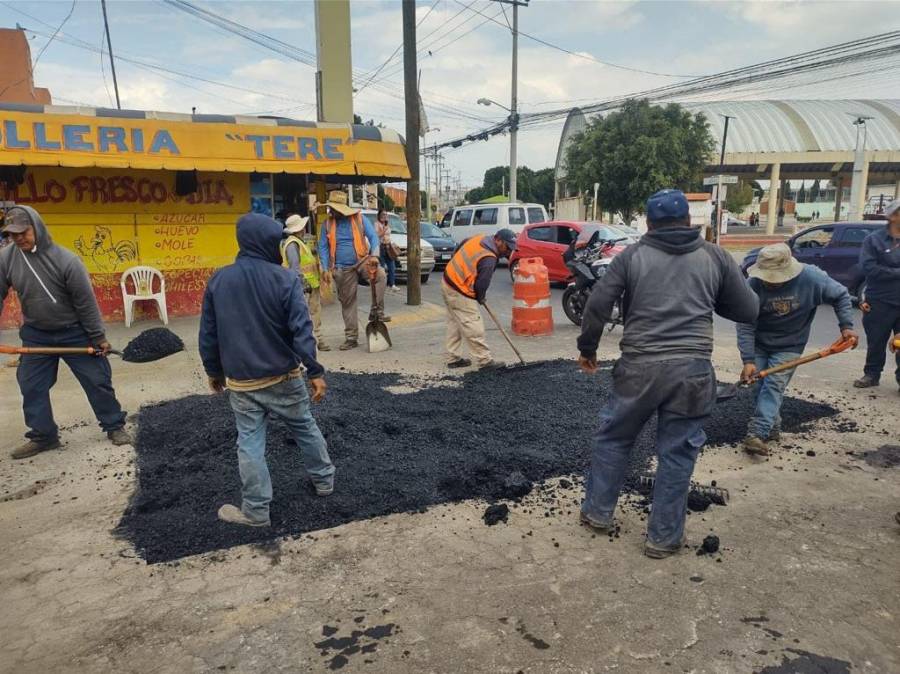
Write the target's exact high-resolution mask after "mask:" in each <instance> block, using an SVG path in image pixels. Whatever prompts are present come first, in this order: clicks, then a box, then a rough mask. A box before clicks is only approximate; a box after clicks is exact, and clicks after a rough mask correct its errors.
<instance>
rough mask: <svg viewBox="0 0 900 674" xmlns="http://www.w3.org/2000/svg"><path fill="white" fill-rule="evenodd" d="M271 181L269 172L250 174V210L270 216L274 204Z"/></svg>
mask: <svg viewBox="0 0 900 674" xmlns="http://www.w3.org/2000/svg"><path fill="white" fill-rule="evenodd" d="M272 182H273V181H272V174H271V173H251V174H250V210H251V211H252V212H253V213H262V214H263V215H268V216H269V217H272V214H273V213H274V205H275V204H274V198H273V194H272Z"/></svg>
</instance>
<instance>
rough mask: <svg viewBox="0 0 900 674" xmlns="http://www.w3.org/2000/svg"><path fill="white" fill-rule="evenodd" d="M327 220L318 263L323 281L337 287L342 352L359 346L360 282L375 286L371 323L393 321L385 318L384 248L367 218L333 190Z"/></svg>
mask: <svg viewBox="0 0 900 674" xmlns="http://www.w3.org/2000/svg"><path fill="white" fill-rule="evenodd" d="M325 206H326V207H327V208H328V218H327V220H326V221H325V226H324V227H322V234H321V236H320V239H319V259H320V260H321V262H322V269H323V270H324V272H323V280H324V281H325V283H328V282H329V281H330V280H331V279H332V278H333V279H334V282H335V285H336V286H337V295H338V300H339V301H340V303H341V313H342V314H343V317H344V343H343V344H341V345H340V347H338V348H339V349H340V350H341V351H347V350H348V349H355V348H356V347H357V346H359V317H358V316H357V313H356V291H357V289H358V288H359V282H360V281H361V280H366V281H369V282H372V281H373V279H374V283H375V304H374V306H372V307H371V308H370V310H369V320H373V319H374V318H379V319H381V320H382V321H389V320H391V319H390V317H389V316H385V314H384V291H385V288H386V287H387V276H386V275H385V273H384V269H382V268H381V265H380V264H379V257H378V256H379V253H380V251H381V246H380V243H379V241H378V235H377V234H376V233H375V228H374V227H373V226H372V223H371V222H369V220H368V218H366V216H364V215H363V214H362V213H360V211H359V209H358V208H353V207H352V206H350V205H349V203H348V201H347V193H346V192H341V191H340V190H333V191H331V192H329V193H328V201H327V202H325Z"/></svg>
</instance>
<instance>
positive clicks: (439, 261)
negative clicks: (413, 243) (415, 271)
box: [419, 222, 456, 270]
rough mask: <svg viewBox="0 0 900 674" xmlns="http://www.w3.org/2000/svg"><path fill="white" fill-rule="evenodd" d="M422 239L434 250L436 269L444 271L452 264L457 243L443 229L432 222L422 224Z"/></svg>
mask: <svg viewBox="0 0 900 674" xmlns="http://www.w3.org/2000/svg"><path fill="white" fill-rule="evenodd" d="M419 226H420V227H421V228H422V232H421V233H422V238H423V239H425V240H426V241H427V242H428V243H430V244H431V247H432V248H434V268H435V270H438V269H443V268H444V267H446V266H447V265H448V264H449V263H450V258H451V257H453V251H455V250H456V242H455V241H454V240H453V239H452V238H451V237H450V235H449V234H448V233H447V232H445V231H444V230H443V229H441V228H440V227H438V226H437V225H435V224H434V223H431V222H422V223H421V224H420V225H419Z"/></svg>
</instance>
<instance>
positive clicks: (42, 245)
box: [0, 206, 131, 459]
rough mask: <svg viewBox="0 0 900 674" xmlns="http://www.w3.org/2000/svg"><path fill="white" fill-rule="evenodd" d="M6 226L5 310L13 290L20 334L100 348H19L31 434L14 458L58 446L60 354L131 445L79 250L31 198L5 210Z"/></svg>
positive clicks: (30, 342)
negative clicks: (52, 229)
mask: <svg viewBox="0 0 900 674" xmlns="http://www.w3.org/2000/svg"><path fill="white" fill-rule="evenodd" d="M3 233H4V234H6V235H7V236H8V237H9V238H10V239H11V241H12V243H13V245H9V246H6V247H5V248H3V250H2V251H0V310H2V309H3V302H4V300H6V296H7V294H8V293H9V291H10V290H15V291H16V293H17V295H18V296H19V302H20V303H21V305H22V315H23V318H24V321H23V325H22V329H21V330H20V331H19V336H20V337H21V338H22V344H23V346H27V347H41V346H44V347H87V346H93V347H95V348H96V349H97V351H98V352H99V353H100V354H102V355H101V356H93V355H87V354H85V355H81V354H73V355H64V356H59V355H44V354H28V355H25V356H22V361H21V365H20V366H19V368H18V370H17V371H16V378H17V379H18V382H19V390H20V391H21V392H22V409H23V411H24V412H25V424H26V425H27V426H28V428H29V430H28V432H27V433H26V434H25V437H27V438H28V442H26V443H25V444H24V445H21V446H19V447H17V448H16V449H14V450H13V452H12V458H14V459H27V458H29V457H32V456H35V455H36V454H39V453H41V452H45V451H47V450H51V449H57V448H58V447H60V442H59V428H58V427H57V425H56V422H55V421H54V420H53V408H52V406H51V405H50V389H51V388H53V385H54V384H55V383H56V375H57V373H58V371H59V361H60V358H61V359H62V360H64V361H65V363H66V365H68V366H69V369H70V370H72V374H74V375H75V378H76V379H77V380H78V383H79V384H81V388H83V389H84V393H85V395H86V396H87V399H88V403H90V405H91V409H92V410H93V411H94V415H95V416H96V417H97V421H99V422H100V427H101V428H102V429H103V430H104V431H105V432H106V435H107V437H108V438H109V440H110V442H112V443H113V444H114V445H130V444H131V436H130V435H129V434H128V432H127V431H126V430H125V412H124V411H123V410H122V406H121V405H120V404H119V401H118V399H117V398H116V392H115V390H113V385H112V368H111V367H110V365H109V360H107V359H106V358H105V355H106V354H107V353H109V350H110V349H111V347H110V345H109V341H107V339H106V329H105V328H104V326H103V319H102V318H101V317H100V308H99V307H98V306H97V298H96V297H94V289H93V288H92V287H91V277H90V276H89V275H88V272H87V269H85V266H84V263H83V262H82V261H81V260H80V259H79V258H78V256H77V255H75V253H73V252H72V251H70V250H66V249H65V248H63V247H62V246H60V245H58V244H56V243H54V242H53V239H52V238H51V237H50V233H49V232H48V231H47V227H46V225H45V224H44V221H43V219H42V218H41V216H40V214H39V213H38V212H37V211H36V210H34V209H33V208H31V207H30V206H14V207H13V208H10V209H9V210H8V211H7V212H6V218H5V220H4V226H3Z"/></svg>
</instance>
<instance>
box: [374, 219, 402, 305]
mask: <svg viewBox="0 0 900 674" xmlns="http://www.w3.org/2000/svg"><path fill="white" fill-rule="evenodd" d="M375 234H376V235H378V241H379V244H380V246H381V265H382V266H383V267H384V268H385V270H386V271H387V287H388V290H390V291H391V292H397V278H396V277H397V262H396V260H394V258H393V256H392V249H391V223H390V220H389V219H388V214H387V211H385V210H384V209H383V208H379V209H378V214H377V215H376V216H375Z"/></svg>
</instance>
